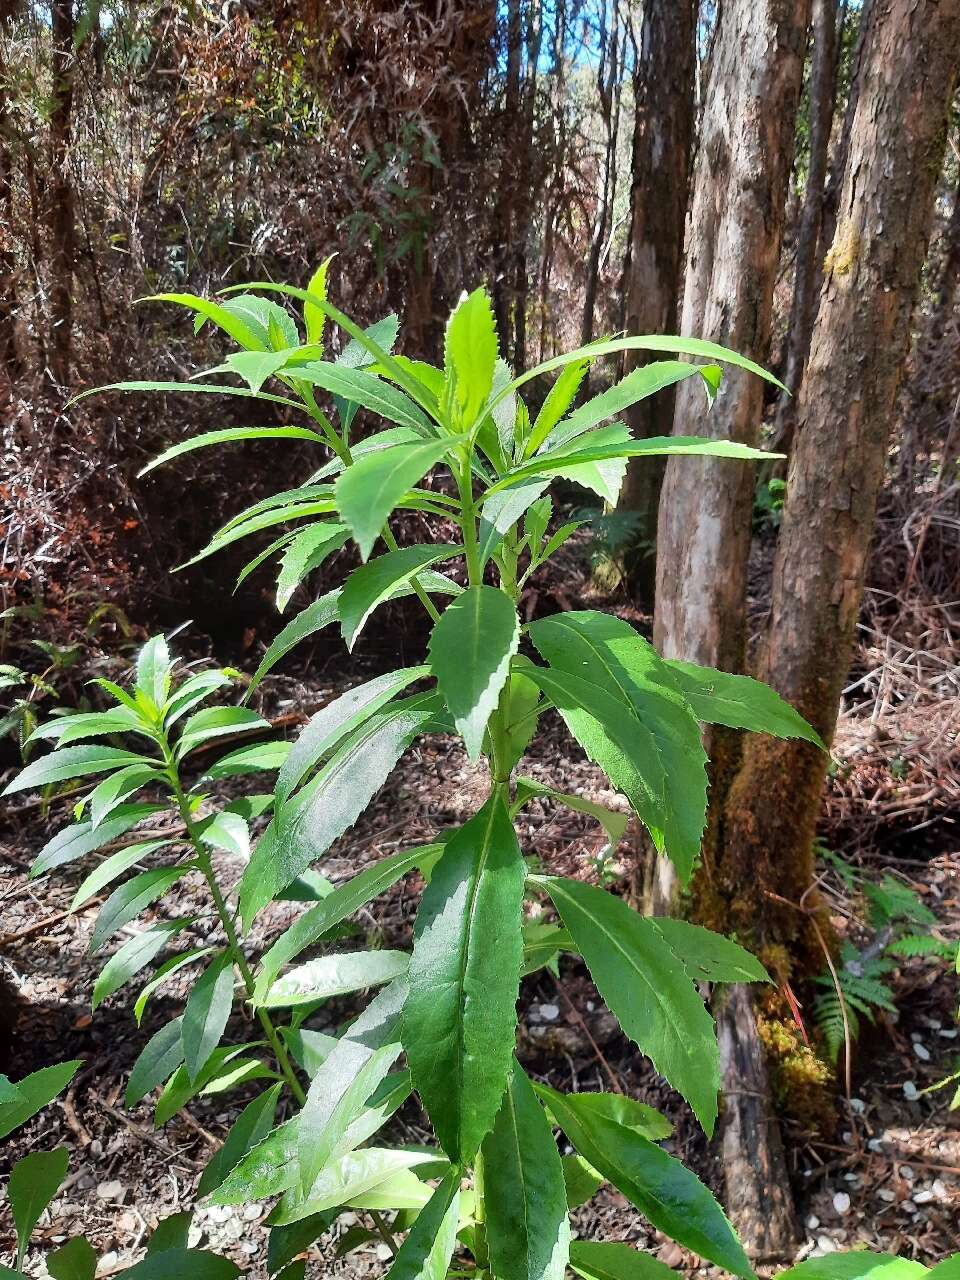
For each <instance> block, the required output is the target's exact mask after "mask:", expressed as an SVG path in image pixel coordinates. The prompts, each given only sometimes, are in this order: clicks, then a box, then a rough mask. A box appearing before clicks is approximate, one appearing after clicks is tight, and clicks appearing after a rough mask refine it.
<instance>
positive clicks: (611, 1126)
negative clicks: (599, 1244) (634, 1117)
mask: <svg viewBox="0 0 960 1280" xmlns="http://www.w3.org/2000/svg"><path fill="white" fill-rule="evenodd" d="M537 1092H538V1093H539V1094H540V1096H541V1097H542V1098H543V1099H544V1100H545V1101H546V1103H547V1105H548V1106H549V1107H550V1110H551V1111H552V1113H553V1115H554V1117H555V1119H556V1120H557V1122H558V1123H559V1125H560V1127H561V1128H562V1129H563V1131H564V1133H565V1134H566V1135H567V1137H568V1138H569V1139H570V1141H571V1142H572V1143H573V1145H574V1146H575V1147H576V1149H577V1150H578V1151H579V1152H580V1154H581V1155H582V1156H583V1157H584V1159H586V1160H587V1161H589V1163H590V1164H591V1165H592V1166H593V1167H594V1168H595V1169H596V1170H597V1172H598V1173H600V1174H602V1175H603V1176H604V1177H605V1178H606V1179H607V1180H608V1181H609V1182H612V1183H613V1185H614V1186H615V1187H616V1188H617V1189H618V1190H619V1191H621V1192H622V1193H623V1194H624V1195H625V1196H626V1197H627V1199H628V1200H630V1202H631V1203H632V1204H634V1205H636V1207H637V1208H638V1209H639V1210H640V1212H641V1213H642V1214H643V1215H644V1217H646V1218H647V1219H648V1220H649V1221H650V1222H651V1223H652V1224H653V1225H654V1226H655V1227H656V1228H657V1229H658V1230H660V1231H663V1232H664V1233H665V1234H666V1235H668V1236H669V1237H670V1238H671V1239H672V1240H676V1241H677V1242H678V1243H680V1244H682V1245H684V1246H685V1247H686V1248H688V1249H692V1250H693V1251H694V1252H696V1253H699V1254H700V1255H701V1257H704V1258H707V1259H709V1261H710V1262H714V1263H716V1264H717V1266H720V1267H725V1268H726V1270H727V1271H731V1272H732V1273H733V1274H734V1275H735V1276H741V1277H744V1278H745V1280H752V1277H753V1270H752V1268H751V1266H750V1263H749V1261H748V1260H747V1256H746V1254H745V1253H744V1251H743V1247H742V1246H741V1244H740V1242H739V1240H738V1239H737V1237H736V1235H735V1233H734V1230H733V1228H732V1227H731V1225H730V1223H729V1221H728V1220H727V1217H726V1215H725V1214H724V1212H723V1210H722V1209H721V1208H720V1206H719V1205H718V1204H717V1202H716V1200H715V1199H714V1198H713V1196H712V1195H711V1194H710V1192H709V1191H708V1190H707V1188H706V1187H705V1186H704V1185H703V1183H702V1182H701V1181H700V1180H699V1178H697V1177H696V1175H695V1174H693V1173H691V1172H690V1170H689V1169H686V1168H684V1166H683V1165H682V1164H681V1163H680V1161H679V1160H675V1159H674V1158H673V1156H669V1155H667V1153H666V1152H665V1151H662V1150H661V1149H660V1147H658V1146H657V1145H656V1144H655V1143H653V1142H650V1141H648V1140H647V1139H646V1138H644V1137H642V1136H641V1135H640V1134H638V1133H636V1132H634V1131H633V1130H632V1129H627V1128H625V1127H624V1126H623V1125H619V1124H617V1123H616V1122H615V1121H613V1120H608V1119H607V1118H606V1117H605V1116H598V1115H595V1114H591V1115H587V1114H584V1113H583V1111H582V1109H581V1108H580V1106H579V1104H578V1101H577V1098H576V1095H564V1094H561V1093H557V1092H556V1091H555V1090H553V1089H548V1088H547V1087H546V1086H545V1085H539V1086H537Z"/></svg>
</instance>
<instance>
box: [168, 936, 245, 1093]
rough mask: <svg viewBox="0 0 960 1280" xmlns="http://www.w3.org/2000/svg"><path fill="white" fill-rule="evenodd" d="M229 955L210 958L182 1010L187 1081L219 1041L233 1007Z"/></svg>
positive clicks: (226, 953)
mask: <svg viewBox="0 0 960 1280" xmlns="http://www.w3.org/2000/svg"><path fill="white" fill-rule="evenodd" d="M233 983H234V975H233V957H232V956H231V955H230V954H229V953H228V952H224V953H223V954H222V955H220V956H217V958H216V959H215V960H212V961H211V962H210V964H209V965H208V966H207V968H206V969H205V970H204V972H203V973H202V974H201V975H200V978H199V979H198V980H197V982H196V983H195V984H194V985H193V987H192V988H191V991H190V996H189V999H188V1000H187V1004H186V1008H185V1009H184V1011H183V1025H182V1027H181V1031H180V1034H181V1037H182V1039H183V1059H184V1064H185V1065H186V1068H187V1074H188V1075H189V1077H190V1080H191V1081H194V1080H196V1079H197V1077H198V1076H199V1074H200V1072H201V1071H202V1069H203V1067H204V1066H205V1065H206V1063H207V1061H208V1059H209V1057H210V1055H211V1054H212V1053H213V1051H214V1049H216V1047H217V1045H218V1044H219V1043H220V1037H221V1036H222V1035H223V1033H224V1031H225V1030H226V1027H227V1022H228V1020H229V1018H230V1014H231V1012H232V1010H233Z"/></svg>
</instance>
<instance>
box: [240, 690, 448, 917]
mask: <svg viewBox="0 0 960 1280" xmlns="http://www.w3.org/2000/svg"><path fill="white" fill-rule="evenodd" d="M438 704H439V699H438V697H437V695H436V694H434V693H426V694H418V695H416V696H414V697H412V698H406V699H403V700H402V701H398V702H392V703H389V704H388V705H387V706H385V707H383V708H381V709H380V710H379V711H378V712H376V713H375V714H374V715H373V716H371V717H370V719H369V720H367V721H366V722H365V723H364V724H362V725H361V726H360V728H359V729H357V730H355V732H354V733H352V734H350V736H349V737H347V738H346V739H345V740H344V741H343V742H342V743H341V744H340V745H339V746H338V748H337V750H336V751H335V752H334V754H333V755H332V756H331V758H330V760H329V761H328V762H327V763H326V764H325V765H324V766H323V768H322V769H321V770H320V772H319V773H318V774H317V775H316V777H314V778H313V779H312V780H311V781H310V782H309V783H308V784H307V786H305V787H303V788H302V789H301V790H300V791H299V792H298V793H297V795H296V797H295V798H294V799H293V800H292V802H291V803H290V805H288V806H287V807H286V808H285V810H284V813H283V819H282V823H280V822H279V821H278V819H276V818H275V819H274V821H273V822H272V823H271V824H270V826H269V827H268V828H267V830H266V831H265V832H264V834H263V835H262V836H261V837H260V841H259V843H258V844H257V847H256V849H255V850H254V852H253V857H252V858H251V859H250V862H249V863H248V864H247V867H246V869H245V870H244V873H243V878H242V879H241V882H240V909H241V915H242V917H243V919H244V921H246V922H247V923H249V921H251V920H252V919H253V917H254V916H255V915H256V913H257V912H258V911H259V910H260V909H261V907H263V906H265V905H266V903H268V902H270V901H271V899H272V898H273V897H274V895H275V894H277V893H279V891H280V890H281V889H283V888H285V887H286V886H287V885H288V884H290V883H291V881H293V880H295V879H296V877H297V876H298V875H300V874H301V872H303V871H304V870H305V869H306V868H307V867H308V866H309V865H310V863H311V862H313V861H315V860H316V859H317V858H319V857H320V856H321V854H323V853H325V852H326V851H327V849H329V847H330V845H331V844H332V843H333V841H334V840H336V839H337V838H338V837H339V836H341V835H343V833H344V831H346V830H347V828H348V827H350V826H351V825H352V824H353V823H354V822H355V821H356V820H357V818H358V817H359V815H360V814H361V813H362V812H363V810H364V808H365V807H366V805H367V804H368V803H369V801H370V799H371V797H372V796H373V795H375V794H376V792H377V791H378V790H379V789H380V787H381V786H382V785H383V783H384V782H385V781H386V779H387V777H388V776H389V774H390V772H391V770H392V769H393V767H394V765H395V764H396V763H397V761H398V760H399V759H400V756H401V755H402V754H403V752H404V751H405V750H406V748H407V747H408V746H409V745H410V743H411V742H412V741H413V739H414V738H415V737H416V735H417V733H419V732H420V730H421V729H422V728H423V726H424V725H425V724H427V723H428V722H429V721H430V719H431V717H432V716H433V715H434V714H435V713H436V710H437V708H438Z"/></svg>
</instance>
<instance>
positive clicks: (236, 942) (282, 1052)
mask: <svg viewBox="0 0 960 1280" xmlns="http://www.w3.org/2000/svg"><path fill="white" fill-rule="evenodd" d="M161 747H162V750H163V754H164V759H165V763H166V767H167V778H168V779H169V781H170V786H171V788H172V790H173V796H174V800H175V801H176V805H177V810H178V812H179V814H180V817H181V819H182V820H183V825H184V827H185V828H186V832H187V838H188V839H189V841H190V844H191V845H192V846H193V851H194V854H195V855H196V860H197V866H198V868H199V870H200V872H201V874H202V875H203V878H204V879H205V880H206V882H207V888H208V889H209V890H210V896H211V898H212V899H213V904H214V906H215V907H216V910H217V915H218V916H219V917H220V923H221V925H222V926H223V932H224V933H225V934H226V937H227V945H228V950H229V952H230V956H231V959H232V960H233V963H234V964H235V965H236V967H237V969H238V970H239V972H240V977H241V979H242V981H243V985H244V989H245V990H246V993H247V996H248V997H249V998H252V996H253V990H254V980H253V974H252V972H251V970H250V966H249V964H248V963H247V958H246V956H245V955H244V954H243V949H242V947H241V946H240V938H239V936H238V934H237V928H236V925H235V924H234V921H233V915H232V914H231V911H230V907H229V906H228V904H227V900H226V898H225V897H224V896H223V891H222V890H221V888H220V885H219V884H218V882H217V876H216V872H215V871H214V869H213V861H212V859H211V857H210V853H209V851H208V850H207V849H206V848H204V845H203V842H202V841H201V839H200V837H199V835H198V834H197V829H196V827H195V825H194V822H193V819H192V817H191V816H190V804H189V801H188V800H187V796H186V793H185V791H184V789H183V784H182V783H181V781H180V774H179V770H178V769H177V765H176V761H175V759H174V756H173V752H172V751H171V750H170V746H169V744H168V743H167V741H166V739H164V741H163V742H162V743H161ZM257 1018H258V1020H259V1022H260V1025H261V1027H262V1028H263V1033H264V1035H265V1036H266V1037H267V1041H268V1043H269V1045H270V1048H271V1050H272V1052H273V1056H274V1058H275V1059H276V1061H277V1066H278V1067H279V1068H280V1071H281V1073H282V1075H283V1078H284V1079H285V1080H286V1082H287V1084H288V1085H289V1086H290V1092H291V1093H292V1094H293V1096H294V1097H295V1098H296V1100H297V1102H298V1103H299V1105H300V1106H301V1107H302V1106H303V1104H304V1103H305V1102H306V1100H307V1095H306V1094H305V1093H304V1091H303V1086H302V1085H301V1084H300V1081H299V1080H298V1079H297V1074H296V1072H295V1071H294V1069H293V1064H292V1063H291V1061H290V1055H289V1054H288V1053H287V1048H286V1045H285V1044H284V1043H283V1040H282V1039H281V1037H280V1033H279V1032H278V1031H277V1029H276V1027H275V1026H274V1025H273V1021H272V1019H271V1017H270V1015H269V1013H268V1012H267V1011H266V1009H260V1008H258V1009H257Z"/></svg>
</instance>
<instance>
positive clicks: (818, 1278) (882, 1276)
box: [779, 1250, 956, 1280]
mask: <svg viewBox="0 0 960 1280" xmlns="http://www.w3.org/2000/svg"><path fill="white" fill-rule="evenodd" d="M949 1261H950V1260H949V1259H947V1262H948V1263H949ZM942 1268H947V1264H946V1263H941V1264H940V1266H939V1267H934V1268H933V1270H932V1271H928V1270H927V1268H926V1267H924V1266H923V1264H922V1263H919V1262H912V1261H911V1260H910V1259H909V1258H894V1257H893V1256H892V1255H891V1254H889V1253H867V1251H866V1250H862V1251H861V1250H855V1251H854V1252H851V1253H830V1254H827V1255H826V1256H825V1257H822V1258H807V1259H806V1260H805V1261H804V1262H800V1263H798V1264H797V1265H796V1266H795V1267H790V1268H789V1269H788V1270H786V1271H782V1272H781V1273H780V1276H779V1280H861V1277H869V1280H919V1277H920V1276H925V1277H926V1278H927V1280H954V1276H951V1275H950V1271H949V1268H947V1269H942ZM938 1272H940V1274H939V1275H938V1274H937V1273H938ZM954 1274H956V1263H955V1262H954Z"/></svg>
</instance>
